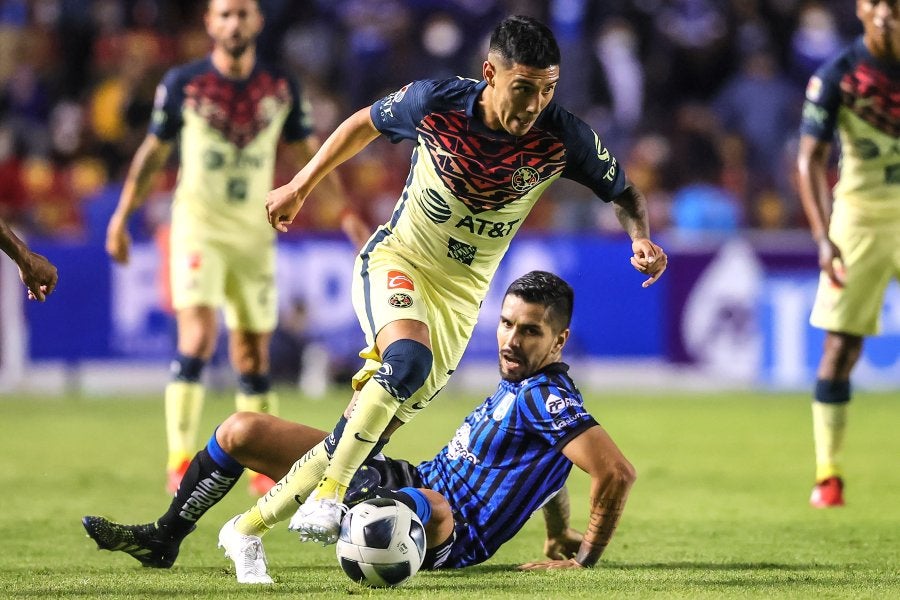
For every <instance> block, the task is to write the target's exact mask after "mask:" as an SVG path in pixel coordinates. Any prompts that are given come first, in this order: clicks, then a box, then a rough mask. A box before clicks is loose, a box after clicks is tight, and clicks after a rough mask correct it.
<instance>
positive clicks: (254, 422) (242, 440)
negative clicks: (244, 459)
mask: <svg viewBox="0 0 900 600" xmlns="http://www.w3.org/2000/svg"><path fill="white" fill-rule="evenodd" d="M265 418H266V417H265V416H264V415H262V414H260V413H254V412H236V413H234V414H232V415H231V416H230V417H228V418H227V419H225V420H224V421H223V422H222V424H221V425H219V427H218V429H216V441H217V442H218V443H219V446H220V447H221V448H222V450H224V451H225V452H227V453H228V454H230V455H232V456H234V457H236V458H237V457H239V456H240V455H241V453H242V452H243V451H244V450H246V449H247V448H249V447H250V446H251V445H252V444H253V441H254V440H257V439H260V436H264V435H266V427H265V425H264V423H263V421H264V420H265Z"/></svg>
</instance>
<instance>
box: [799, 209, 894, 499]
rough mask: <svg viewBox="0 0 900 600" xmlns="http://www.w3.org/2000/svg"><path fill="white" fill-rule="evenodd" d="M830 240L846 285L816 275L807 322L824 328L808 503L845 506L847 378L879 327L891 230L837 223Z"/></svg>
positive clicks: (888, 272)
mask: <svg viewBox="0 0 900 600" xmlns="http://www.w3.org/2000/svg"><path fill="white" fill-rule="evenodd" d="M835 223H836V221H834V220H833V221H832V231H831V232H830V234H831V236H832V239H833V240H834V241H835V243H836V244H837V245H838V247H839V248H840V249H841V252H842V255H843V262H844V267H845V269H844V271H845V272H844V286H843V287H836V286H834V285H833V284H831V282H830V281H829V280H828V278H827V277H825V275H824V274H823V275H821V276H820V279H819V287H818V290H817V291H816V300H815V304H814V305H813V311H812V314H811V316H810V323H811V324H812V325H813V326H815V327H818V328H820V329H824V330H825V331H826V335H825V343H824V349H823V353H822V358H821V360H820V362H819V368H818V372H817V380H816V386H815V392H814V396H813V402H812V415H813V441H814V446H815V457H816V484H815V486H814V487H813V491H812V494H811V496H810V504H811V505H812V506H814V507H816V508H828V507H832V506H843V504H844V497H843V489H844V479H843V477H844V474H843V472H842V470H841V466H840V455H841V451H842V449H843V443H844V433H845V431H846V428H847V413H848V410H847V409H848V406H849V403H850V399H851V397H852V391H851V385H850V376H851V373H852V371H853V367H854V366H855V365H856V363H857V361H858V360H859V356H860V353H861V352H862V347H863V339H864V337H865V336H867V335H873V334H875V333H877V332H878V330H879V319H880V314H881V308H882V303H883V299H884V293H885V290H886V289H887V285H888V283H889V282H890V279H891V277H892V275H893V266H892V260H891V254H892V252H893V248H894V245H895V242H894V241H893V235H890V232H888V234H887V235H886V234H885V232H879V231H873V230H868V229H864V228H859V227H848V226H838V225H835Z"/></svg>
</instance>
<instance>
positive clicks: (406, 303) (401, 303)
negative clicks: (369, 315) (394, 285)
mask: <svg viewBox="0 0 900 600" xmlns="http://www.w3.org/2000/svg"><path fill="white" fill-rule="evenodd" d="M388 304H390V305H391V306H393V307H394V308H409V307H410V306H412V305H413V299H412V297H411V296H410V295H409V294H404V293H403V292H397V293H396V294H392V295H391V297H390V298H388Z"/></svg>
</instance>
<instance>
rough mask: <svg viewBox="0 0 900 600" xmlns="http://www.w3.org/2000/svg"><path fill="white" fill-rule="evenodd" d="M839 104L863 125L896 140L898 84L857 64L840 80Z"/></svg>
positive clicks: (899, 129)
mask: <svg viewBox="0 0 900 600" xmlns="http://www.w3.org/2000/svg"><path fill="white" fill-rule="evenodd" d="M841 100H842V102H843V103H844V105H845V106H847V107H848V108H849V109H850V110H851V111H853V113H854V114H856V115H857V116H858V117H859V118H861V119H862V120H863V121H865V122H866V123H868V124H869V125H871V126H872V127H875V128H876V129H879V130H880V131H883V132H885V133H886V134H888V135H891V136H893V137H898V136H900V81H898V80H895V79H892V78H891V77H890V76H889V75H888V74H887V73H885V72H884V71H881V70H879V69H878V68H876V67H875V66H873V65H871V64H869V63H865V62H861V63H859V64H858V65H856V68H855V69H854V70H853V71H850V72H849V73H847V74H846V75H844V77H843V78H842V79H841Z"/></svg>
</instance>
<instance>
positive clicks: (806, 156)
mask: <svg viewBox="0 0 900 600" xmlns="http://www.w3.org/2000/svg"><path fill="white" fill-rule="evenodd" d="M829 156H831V143H830V142H826V141H823V140H820V139H818V138H816V137H815V136H813V135H810V134H808V133H804V134H802V135H801V136H800V147H799V149H798V151H797V180H798V187H799V190H800V202H801V203H802V204H803V210H804V212H805V213H806V219H807V221H809V229H810V232H811V233H812V237H813V239H814V240H815V242H816V246H817V247H818V250H819V268H820V269H822V271H823V272H824V273H825V274H826V275H827V276H828V278H829V279H830V280H831V282H832V283H833V284H834V285H836V286H839V287H843V285H844V283H843V279H842V277H841V273H840V272H839V268H838V270H835V269H836V265H835V261H837V262H838V264H840V262H841V251H840V249H839V248H838V247H837V246H836V245H835V244H834V242H832V241H831V238H829V237H828V225H829V223H830V221H831V205H832V204H831V203H832V198H831V191H830V190H829V188H828V177H827V173H828V158H829Z"/></svg>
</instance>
